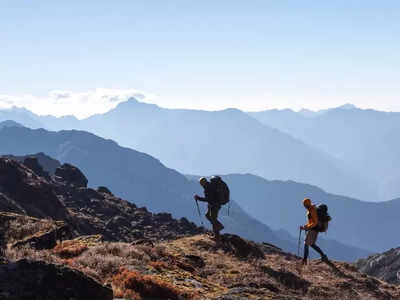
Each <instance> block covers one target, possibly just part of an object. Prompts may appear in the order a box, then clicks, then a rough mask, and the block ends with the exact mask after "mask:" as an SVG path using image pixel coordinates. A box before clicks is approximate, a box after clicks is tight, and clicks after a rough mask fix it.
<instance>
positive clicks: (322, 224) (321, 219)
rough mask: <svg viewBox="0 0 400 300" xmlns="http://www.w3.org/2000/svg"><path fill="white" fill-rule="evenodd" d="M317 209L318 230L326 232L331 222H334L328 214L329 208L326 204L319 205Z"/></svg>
mask: <svg viewBox="0 0 400 300" xmlns="http://www.w3.org/2000/svg"><path fill="white" fill-rule="evenodd" d="M316 209H317V215H318V225H317V230H318V231H319V232H326V231H327V230H328V225H329V222H330V221H331V220H332V218H331V216H330V215H329V214H328V206H327V205H326V204H319V205H317V207H316Z"/></svg>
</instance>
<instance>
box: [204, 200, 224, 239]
mask: <svg viewBox="0 0 400 300" xmlns="http://www.w3.org/2000/svg"><path fill="white" fill-rule="evenodd" d="M220 209H221V206H219V205H208V210H207V213H206V218H207V220H208V221H210V223H211V224H212V227H213V231H214V233H217V234H218V233H219V231H220V230H221V228H223V227H224V226H223V225H222V223H221V222H219V221H218V213H219V210H220Z"/></svg>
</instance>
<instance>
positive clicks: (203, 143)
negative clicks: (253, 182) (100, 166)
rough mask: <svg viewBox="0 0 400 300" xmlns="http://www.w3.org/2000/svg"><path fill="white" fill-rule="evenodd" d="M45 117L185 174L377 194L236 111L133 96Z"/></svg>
mask: <svg viewBox="0 0 400 300" xmlns="http://www.w3.org/2000/svg"><path fill="white" fill-rule="evenodd" d="M287 113H288V114H295V113H294V112H290V111H287ZM40 121H41V122H42V123H44V124H46V128H48V129H51V130H59V129H62V128H63V129H80V130H85V131H89V132H92V133H94V134H96V135H98V136H101V137H104V138H111V139H113V140H115V141H117V142H118V143H119V144H121V145H123V146H127V147H130V148H133V149H136V150H138V151H142V152H145V153H148V154H150V155H152V156H155V157H157V158H158V159H160V160H161V162H163V163H164V164H166V165H168V166H171V167H173V168H175V169H176V170H178V171H179V172H181V173H186V174H204V175H211V174H215V173H222V174H227V173H238V172H239V173H252V174H256V175H260V176H263V177H265V178H273V179H283V180H286V179H291V180H295V181H298V182H306V183H311V184H314V185H317V186H320V187H322V188H324V189H326V190H328V191H330V192H334V193H337V194H344V195H350V196H354V197H358V198H362V199H366V198H367V197H371V195H372V194H373V192H372V189H371V190H369V186H370V185H368V184H366V181H365V180H364V179H363V177H362V176H359V175H357V174H355V173H354V172H353V170H350V169H348V168H347V166H346V165H345V164H344V163H343V162H341V161H340V160H339V159H336V158H334V157H333V156H331V155H328V154H326V153H324V152H323V151H320V150H318V149H316V148H315V147H312V146H309V145H307V144H305V143H303V142H302V141H300V140H298V139H295V138H293V137H291V136H290V135H288V134H285V133H283V132H281V131H279V130H276V129H273V128H271V127H268V126H265V125H263V124H262V123H261V122H259V121H257V120H255V119H254V118H252V117H249V116H248V115H247V114H246V113H244V112H242V111H240V110H237V109H226V110H223V111H215V112H210V111H200V110H184V109H164V108H161V107H159V106H156V105H154V104H146V103H141V102H139V101H137V100H135V99H130V100H128V101H126V102H123V103H120V104H119V105H118V106H117V107H116V108H115V109H113V110H111V111H109V112H107V113H104V114H98V115H94V116H92V117H89V118H87V119H83V120H77V119H76V118H73V117H64V118H55V117H41V118H40Z"/></svg>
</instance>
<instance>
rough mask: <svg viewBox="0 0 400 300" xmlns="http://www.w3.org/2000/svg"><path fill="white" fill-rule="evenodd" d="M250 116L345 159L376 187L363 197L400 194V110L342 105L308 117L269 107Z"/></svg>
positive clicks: (384, 197)
mask: <svg viewBox="0 0 400 300" xmlns="http://www.w3.org/2000/svg"><path fill="white" fill-rule="evenodd" d="M250 115H251V116H252V117H254V118H256V119H257V120H259V121H260V122H262V123H263V124H265V125H267V126H271V127H272V128H276V129H278V130H281V131H283V132H286V133H287V134H290V135H291V136H293V137H295V138H298V139H299V140H301V141H303V142H305V143H306V144H308V145H310V146H312V147H315V148H318V149H321V150H322V151H324V152H325V153H328V154H330V155H331V156H333V157H336V158H338V159H340V160H341V161H344V162H345V163H346V165H347V166H348V167H349V168H352V169H353V170H354V171H355V172H356V173H358V174H362V175H363V176H365V177H366V180H368V181H369V182H371V184H373V185H375V186H376V191H375V192H374V193H373V194H371V195H369V196H368V195H366V196H365V197H356V198H362V199H365V200H370V201H384V200H388V199H393V198H395V197H398V195H399V194H400V188H399V185H398V182H399V173H398V171H397V168H396V166H398V165H399V163H400V161H399V156H398V153H399V150H400V144H399V143H398V139H397V138H396V135H397V133H398V132H399V130H400V113H397V112H390V113H389V112H382V111H376V110H371V109H367V110H363V109H359V108H356V107H354V106H342V107H338V108H335V109H330V110H326V111H322V112H319V113H316V114H314V115H312V116H311V117H306V116H304V115H303V114H301V113H300V112H299V113H296V112H293V111H287V110H280V111H278V110H269V111H263V112H257V113H250Z"/></svg>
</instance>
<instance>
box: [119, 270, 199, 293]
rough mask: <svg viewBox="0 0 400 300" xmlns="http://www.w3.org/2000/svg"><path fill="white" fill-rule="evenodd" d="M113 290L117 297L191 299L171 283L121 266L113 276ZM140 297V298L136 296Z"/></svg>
mask: <svg viewBox="0 0 400 300" xmlns="http://www.w3.org/2000/svg"><path fill="white" fill-rule="evenodd" d="M113 287H114V291H118V292H117V294H119V297H124V298H128V299H134V300H136V299H160V300H161V299H168V300H181V299H192V295H190V294H187V293H182V292H181V291H179V290H178V289H177V288H175V287H174V286H173V285H171V284H169V283H167V282H165V281H162V280H160V279H158V278H157V277H155V276H151V275H141V274H139V273H138V272H135V271H129V270H125V269H124V268H121V269H120V271H119V273H118V274H116V275H115V276H114V277H113ZM138 297H140V298H138Z"/></svg>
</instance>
